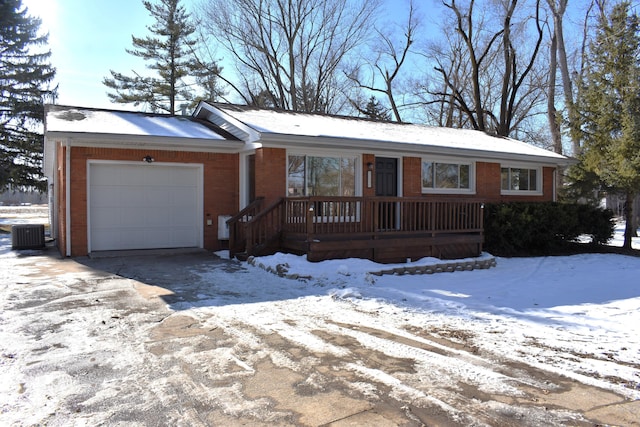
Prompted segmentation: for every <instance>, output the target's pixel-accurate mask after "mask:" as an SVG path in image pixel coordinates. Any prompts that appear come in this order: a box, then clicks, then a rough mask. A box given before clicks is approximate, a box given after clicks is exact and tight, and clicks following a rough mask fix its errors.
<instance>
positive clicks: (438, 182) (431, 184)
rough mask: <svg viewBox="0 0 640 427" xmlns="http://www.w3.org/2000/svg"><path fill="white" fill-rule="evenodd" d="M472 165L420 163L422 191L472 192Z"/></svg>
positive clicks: (447, 162)
mask: <svg viewBox="0 0 640 427" xmlns="http://www.w3.org/2000/svg"><path fill="white" fill-rule="evenodd" d="M473 170H474V168H473V163H457V162H449V161H429V160H423V161H422V191H423V192H425V193H428V192H439V193H457V192H467V193H468V192H472V191H473V188H474V179H473Z"/></svg>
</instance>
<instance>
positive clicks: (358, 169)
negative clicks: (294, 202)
mask: <svg viewBox="0 0 640 427" xmlns="http://www.w3.org/2000/svg"><path fill="white" fill-rule="evenodd" d="M290 156H305V157H334V158H335V157H339V158H343V157H352V158H354V159H355V171H354V173H355V177H354V186H355V189H354V191H355V194H354V195H353V197H361V196H362V156H361V155H360V154H358V153H355V152H352V151H341V152H335V151H314V150H312V151H297V150H295V151H294V150H287V159H286V160H287V163H286V164H287V167H286V169H285V174H286V181H287V186H286V194H285V197H309V195H304V196H289V157H290ZM305 184H306V183H305Z"/></svg>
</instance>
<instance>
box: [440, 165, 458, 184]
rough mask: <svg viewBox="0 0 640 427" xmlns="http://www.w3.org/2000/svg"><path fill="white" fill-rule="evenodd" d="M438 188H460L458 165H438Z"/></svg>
mask: <svg viewBox="0 0 640 427" xmlns="http://www.w3.org/2000/svg"><path fill="white" fill-rule="evenodd" d="M436 188H458V165H453V164H447V163H436Z"/></svg>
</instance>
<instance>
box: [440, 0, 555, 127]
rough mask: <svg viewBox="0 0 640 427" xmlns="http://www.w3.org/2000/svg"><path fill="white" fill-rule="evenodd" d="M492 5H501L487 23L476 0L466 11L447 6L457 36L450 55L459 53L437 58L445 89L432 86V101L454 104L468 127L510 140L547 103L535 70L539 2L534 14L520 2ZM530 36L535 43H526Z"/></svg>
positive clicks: (539, 36) (540, 32) (503, 1)
mask: <svg viewBox="0 0 640 427" xmlns="http://www.w3.org/2000/svg"><path fill="white" fill-rule="evenodd" d="M485 3H491V2H485ZM492 4H497V8H496V10H497V12H496V14H497V15H495V16H491V17H489V18H486V16H485V13H487V12H486V10H488V9H487V8H486V7H485V8H483V7H482V6H483V5H480V8H479V9H480V10H481V11H478V10H477V9H476V1H475V0H469V1H467V2H466V6H461V5H460V4H458V3H457V2H456V0H450V1H448V2H447V1H443V5H444V6H445V8H446V9H447V10H448V11H449V12H451V16H452V18H453V28H455V31H456V34H455V36H451V37H450V42H452V43H451V45H450V46H451V47H450V51H451V52H455V54H454V55H451V56H449V57H446V56H445V57H439V58H437V57H434V59H436V61H437V62H436V63H437V65H436V67H435V71H436V72H437V74H436V75H437V76H439V80H440V81H441V82H442V84H440V85H437V86H434V85H433V84H432V85H431V88H432V89H431V92H430V96H431V102H434V101H436V102H441V103H451V102H453V103H454V107H455V109H456V110H458V112H459V114H462V115H465V116H466V120H465V124H466V125H467V126H468V127H472V128H474V129H478V130H482V131H485V132H492V133H496V134H498V135H502V136H509V135H510V134H511V133H512V132H513V131H514V130H515V129H518V128H519V127H520V126H521V124H522V122H523V121H525V120H527V119H528V118H529V117H530V115H531V114H534V113H538V111H536V106H537V105H538V104H540V103H541V102H542V100H543V95H544V93H543V92H542V89H541V88H542V87H543V86H540V85H541V81H542V80H544V79H545V78H546V77H544V76H543V75H542V74H541V73H540V70H538V69H536V66H535V65H536V59H537V57H538V53H539V51H540V46H541V44H542V40H543V34H544V33H543V29H542V25H541V20H540V16H539V12H540V0H537V1H536V2H535V7H534V10H533V12H532V14H531V15H529V14H527V12H526V8H525V7H524V6H522V7H519V4H518V0H500V1H497V2H493V3H492ZM484 6H486V4H485V5H484ZM489 10H490V9H489ZM493 22H499V23H500V25H499V26H495V25H493V24H492V23H493ZM531 24H532V25H531ZM532 27H533V30H531V28H532ZM532 33H533V38H530V39H532V40H533V42H532V43H525V42H524V41H523V40H524V38H525V34H526V35H528V36H530V35H531V34H532ZM463 62H464V63H463ZM443 88H444V89H445V90H442V89H443ZM434 89H435V90H434Z"/></svg>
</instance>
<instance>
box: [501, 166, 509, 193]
mask: <svg viewBox="0 0 640 427" xmlns="http://www.w3.org/2000/svg"><path fill="white" fill-rule="evenodd" d="M500 188H502V189H503V190H511V187H509V168H501V169H500Z"/></svg>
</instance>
